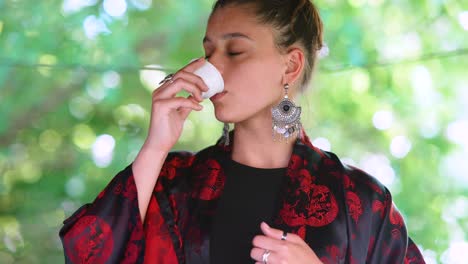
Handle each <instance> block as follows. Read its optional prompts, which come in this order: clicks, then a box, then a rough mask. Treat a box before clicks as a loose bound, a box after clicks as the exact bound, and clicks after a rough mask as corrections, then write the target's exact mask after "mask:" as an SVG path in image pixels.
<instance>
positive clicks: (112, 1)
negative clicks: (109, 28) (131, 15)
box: [102, 0, 127, 17]
mask: <svg viewBox="0 0 468 264" xmlns="http://www.w3.org/2000/svg"><path fill="white" fill-rule="evenodd" d="M102 6H103V7H104V11H106V13H107V14H109V15H110V16H113V17H121V16H123V15H124V14H125V12H126V11H127V2H126V1H125V0H104V2H103V4H102Z"/></svg>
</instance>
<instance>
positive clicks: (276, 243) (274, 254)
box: [250, 222, 322, 264]
mask: <svg viewBox="0 0 468 264" xmlns="http://www.w3.org/2000/svg"><path fill="white" fill-rule="evenodd" d="M260 228H261V230H262V232H263V234H264V235H258V236H255V237H254V239H253V241H252V244H253V246H254V247H253V249H252V250H251V251H250V257H251V258H253V259H254V260H256V261H257V262H256V264H261V263H270V264H282V263H288V264H294V263H298V264H302V263H307V264H319V263H322V262H321V261H320V259H319V258H318V257H317V255H316V254H315V252H314V251H313V250H312V249H311V248H310V247H309V245H307V243H306V242H304V240H302V238H300V237H299V236H298V235H296V234H291V233H288V234H287V236H286V239H285V240H281V238H282V236H283V231H282V230H279V229H275V228H272V227H270V226H268V225H267V224H266V223H265V222H262V223H261V225H260ZM268 252H269V254H268ZM264 254H265V256H266V255H268V256H267V257H266V261H263V257H264Z"/></svg>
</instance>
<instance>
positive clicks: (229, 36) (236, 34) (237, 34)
mask: <svg viewBox="0 0 468 264" xmlns="http://www.w3.org/2000/svg"><path fill="white" fill-rule="evenodd" d="M232 38H246V39H248V40H250V41H253V39H251V38H250V37H249V36H247V35H244V34H242V33H240V32H234V33H227V34H225V35H223V37H222V39H224V40H226V39H232ZM206 42H211V40H210V39H209V38H208V37H207V36H205V37H204V38H203V43H206Z"/></svg>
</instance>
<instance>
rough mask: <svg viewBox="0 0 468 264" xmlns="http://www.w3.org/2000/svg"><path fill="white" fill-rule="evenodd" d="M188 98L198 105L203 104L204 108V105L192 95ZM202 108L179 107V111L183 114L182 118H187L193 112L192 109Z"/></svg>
mask: <svg viewBox="0 0 468 264" xmlns="http://www.w3.org/2000/svg"><path fill="white" fill-rule="evenodd" d="M187 99H189V100H191V101H192V102H194V103H195V104H196V105H199V106H201V109H203V106H202V105H200V104H198V102H197V101H196V100H195V99H194V98H193V97H192V96H189V97H188V98H187ZM201 109H198V108H197V109H193V108H187V107H184V108H180V109H179V113H180V115H181V118H182V119H184V120H185V119H186V118H187V117H188V115H189V114H190V112H192V110H195V111H201Z"/></svg>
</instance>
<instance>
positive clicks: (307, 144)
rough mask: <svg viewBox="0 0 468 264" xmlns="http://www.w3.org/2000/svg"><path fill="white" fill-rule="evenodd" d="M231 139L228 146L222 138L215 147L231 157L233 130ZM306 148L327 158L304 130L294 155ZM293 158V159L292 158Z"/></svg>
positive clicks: (296, 142) (294, 148)
mask: <svg viewBox="0 0 468 264" xmlns="http://www.w3.org/2000/svg"><path fill="white" fill-rule="evenodd" d="M229 139H230V142H229V144H228V145H227V146H226V145H225V144H224V143H225V138H224V137H221V138H219V139H218V140H217V142H216V144H215V146H216V147H217V148H218V150H220V151H222V152H225V154H228V155H229V156H230V154H231V152H232V146H233V143H234V130H231V131H230V132H229ZM304 148H306V149H309V150H313V152H315V153H316V154H318V155H319V156H320V157H325V156H326V155H325V153H324V152H323V151H322V150H320V149H319V148H317V147H315V146H314V145H313V144H312V142H311V141H310V139H309V137H308V136H307V134H306V132H305V130H304V128H302V129H301V131H300V132H299V136H298V137H297V138H296V139H295V142H294V145H293V154H299V153H301V152H302V151H301V150H303V149H304ZM291 158H292V157H291Z"/></svg>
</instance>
